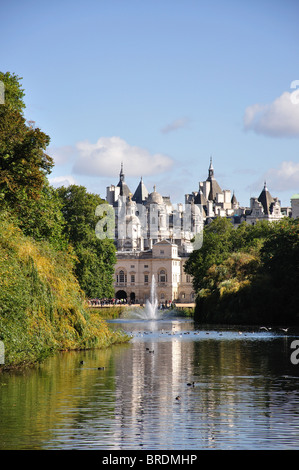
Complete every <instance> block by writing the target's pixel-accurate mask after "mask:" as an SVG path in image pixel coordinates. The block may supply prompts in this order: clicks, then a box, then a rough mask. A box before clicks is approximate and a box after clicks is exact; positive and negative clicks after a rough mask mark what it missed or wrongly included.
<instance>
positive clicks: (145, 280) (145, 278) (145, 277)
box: [144, 274, 148, 284]
mask: <svg viewBox="0 0 299 470" xmlns="http://www.w3.org/2000/svg"><path fill="white" fill-rule="evenodd" d="M144 284H148V274H145V275H144Z"/></svg>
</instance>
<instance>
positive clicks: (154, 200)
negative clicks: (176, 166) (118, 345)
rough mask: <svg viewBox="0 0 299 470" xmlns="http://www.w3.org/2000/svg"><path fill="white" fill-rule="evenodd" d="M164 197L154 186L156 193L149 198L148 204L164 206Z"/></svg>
mask: <svg viewBox="0 0 299 470" xmlns="http://www.w3.org/2000/svg"><path fill="white" fill-rule="evenodd" d="M163 202H164V201H163V197H162V196H161V194H160V193H157V191H156V186H154V191H153V192H152V193H150V195H149V196H148V198H147V200H146V203H147V204H163Z"/></svg>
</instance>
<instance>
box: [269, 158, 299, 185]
mask: <svg viewBox="0 0 299 470" xmlns="http://www.w3.org/2000/svg"><path fill="white" fill-rule="evenodd" d="M265 179H266V181H267V185H269V186H271V188H273V189H274V190H276V191H286V190H288V191H289V190H297V191H298V189H299V163H295V162H292V161H288V162H287V161H284V162H282V163H281V165H280V167H279V168H271V169H270V170H268V171H267V173H266V175H265Z"/></svg>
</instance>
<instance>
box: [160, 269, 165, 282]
mask: <svg viewBox="0 0 299 470" xmlns="http://www.w3.org/2000/svg"><path fill="white" fill-rule="evenodd" d="M159 282H166V271H165V270H164V269H161V271H160V273H159Z"/></svg>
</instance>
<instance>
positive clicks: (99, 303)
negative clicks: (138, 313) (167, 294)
mask: <svg viewBox="0 0 299 470" xmlns="http://www.w3.org/2000/svg"><path fill="white" fill-rule="evenodd" d="M136 304H137V305H141V306H142V305H143V302H139V301H138V300H130V299H129V300H128V299H106V298H105V299H98V298H96V299H89V300H88V306H89V307H108V306H114V305H115V306H119V305H136ZM174 306H175V305H174V303H173V302H172V301H171V300H166V301H165V302H161V303H160V304H159V307H158V308H159V309H160V310H164V309H168V308H172V307H174Z"/></svg>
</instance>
